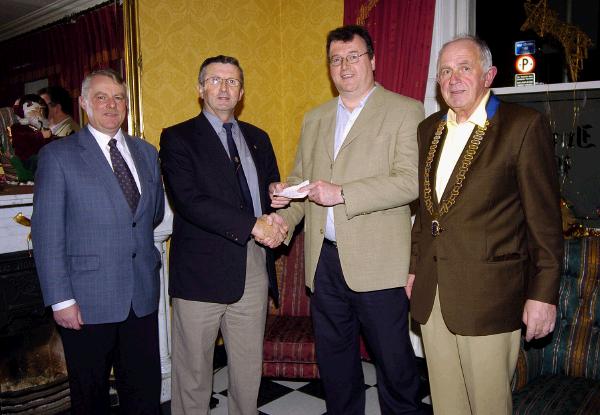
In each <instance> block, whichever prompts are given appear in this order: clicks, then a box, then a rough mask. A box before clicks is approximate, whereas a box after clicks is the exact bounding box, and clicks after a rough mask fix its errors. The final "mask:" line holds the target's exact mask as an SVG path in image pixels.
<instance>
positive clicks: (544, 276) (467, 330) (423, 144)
mask: <svg viewBox="0 0 600 415" xmlns="http://www.w3.org/2000/svg"><path fill="white" fill-rule="evenodd" d="M443 115H444V113H442V112H438V113H436V114H433V115H431V116H430V117H428V118H427V119H425V120H424V121H423V122H422V123H421V124H420V125H419V129H418V141H419V188H420V189H419V202H420V203H419V208H418V211H417V217H416V220H415V224H414V227H413V231H412V255H411V272H413V273H414V274H415V275H416V278H415V283H414V287H413V292H412V298H411V314H412V317H413V318H414V319H415V320H416V321H418V322H419V323H421V324H424V323H426V322H427V320H428V318H429V314H430V313H431V309H432V307H433V301H434V298H435V293H436V287H438V288H439V297H440V305H441V310H442V315H443V316H444V321H445V323H446V325H447V326H448V328H449V329H450V331H452V332H453V333H456V334H461V335H470V336H474V335H488V334H495V333H503V332H508V331H513V330H517V329H518V328H519V327H520V324H521V317H522V313H523V305H524V302H525V300H526V299H534V300H539V301H543V302H547V303H553V304H556V301H557V298H558V283H559V275H560V267H561V259H562V253H563V245H562V242H563V239H562V229H561V218H560V208H559V187H558V178H557V171H556V162H555V158H554V150H553V142H552V135H551V133H550V131H549V128H548V122H547V120H546V119H545V118H544V117H543V116H542V115H541V114H539V113H538V112H536V111H534V110H531V109H528V108H524V107H521V106H518V105H515V104H508V103H501V104H500V105H499V107H498V109H497V112H496V114H495V115H494V116H493V117H492V119H490V120H489V121H490V124H489V126H488V129H487V132H486V134H485V136H484V138H483V141H482V143H481V145H480V147H479V149H478V151H477V153H476V155H475V157H474V160H473V163H472V165H471V167H470V169H469V171H468V173H467V175H466V179H465V180H464V182H463V186H462V189H461V190H460V194H459V196H458V197H457V198H456V203H455V205H454V206H452V207H451V208H450V209H449V211H448V213H446V214H445V215H444V216H442V218H441V220H440V225H441V227H442V228H443V229H444V230H443V231H442V233H441V234H440V235H439V236H437V237H433V236H432V233H431V221H432V217H431V215H430V214H429V212H428V211H427V209H426V208H425V205H424V202H423V180H424V176H423V174H424V172H423V170H424V161H425V158H426V155H427V152H428V151H429V145H430V142H431V140H432V139H433V137H434V134H435V131H436V129H437V126H438V124H439V122H440V120H441V119H442V117H443ZM446 132H447V131H444V133H443V134H442V138H443V137H444V136H445V134H446ZM442 144H443V142H440V146H439V147H438V151H437V152H436V157H435V159H434V161H433V164H432V169H431V170H432V171H431V175H430V176H431V188H432V189H433V192H434V195H433V200H434V211H437V207H438V206H437V197H436V196H435V175H436V174H435V171H436V170H435V169H436V166H437V162H438V158H439V154H440V149H441V145H442ZM465 147H467V146H465ZM460 160H462V155H461V158H460V159H459V162H460ZM458 164H459V163H457V165H458ZM456 173H457V169H456V168H455V170H454V172H453V173H452V175H451V176H450V180H449V182H448V185H447V187H446V190H445V192H444V195H443V198H444V199H445V198H447V197H448V195H449V192H450V190H451V188H452V187H453V185H454V182H455V177H456Z"/></svg>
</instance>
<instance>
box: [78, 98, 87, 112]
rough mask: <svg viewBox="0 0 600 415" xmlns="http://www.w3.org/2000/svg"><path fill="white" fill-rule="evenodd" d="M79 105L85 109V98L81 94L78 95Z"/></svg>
mask: <svg viewBox="0 0 600 415" xmlns="http://www.w3.org/2000/svg"><path fill="white" fill-rule="evenodd" d="M79 106H80V107H81V109H82V110H84V111H87V109H86V106H87V105H86V102H85V99H84V98H83V96H81V95H80V96H79Z"/></svg>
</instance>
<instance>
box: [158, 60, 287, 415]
mask: <svg viewBox="0 0 600 415" xmlns="http://www.w3.org/2000/svg"><path fill="white" fill-rule="evenodd" d="M198 83H199V85H198V91H199V93H200V97H201V98H202V100H203V105H202V112H201V113H200V115H198V116H197V117H195V118H192V119H191V120H188V121H185V122H183V123H180V124H177V125H174V126H172V127H169V128H167V129H165V130H164V131H163V133H162V136H161V139H160V159H161V165H162V171H163V175H164V179H165V187H166V189H167V194H168V196H169V198H170V201H171V205H172V207H173V210H174V213H175V217H174V222H173V235H172V239H171V252H170V262H169V276H170V283H169V294H170V295H171V297H172V298H173V345H172V365H173V366H172V377H171V379H172V388H171V389H172V398H171V410H172V411H173V413H176V414H206V413H208V410H209V402H210V396H211V393H212V373H213V351H214V345H215V340H216V339H217V335H218V332H219V329H221V332H222V334H223V338H224V340H225V347H226V350H227V359H228V369H229V388H228V399H229V400H228V410H229V414H230V415H233V414H253V415H256V413H257V397H258V388H259V385H260V378H261V372H262V350H263V334H264V329H265V319H266V312H267V291H268V289H270V290H271V293H272V295H274V297H277V284H276V280H275V268H274V262H273V253H272V252H271V250H270V249H268V248H265V247H264V246H263V245H266V246H267V247H274V246H276V245H278V244H279V243H281V241H282V240H283V238H284V237H285V234H286V232H287V228H285V227H282V226H281V224H280V223H281V222H282V220H281V218H279V217H278V216H277V215H275V216H272V217H267V216H265V215H264V214H265V213H268V212H270V211H271V210H272V209H271V208H270V207H269V194H268V186H269V183H271V182H273V181H279V171H278V168H277V162H276V160H275V154H274V152H273V148H272V146H271V142H270V140H269V136H268V135H267V133H265V132H264V131H263V130H261V129H259V128H257V127H255V126H253V125H251V124H248V123H245V122H242V121H239V120H237V119H236V118H235V117H234V111H235V108H236V106H237V104H238V102H239V101H240V99H241V98H242V96H243V94H244V89H243V86H244V74H243V72H242V69H241V67H240V65H239V62H238V61H237V59H235V58H232V57H229V56H222V55H219V56H215V57H212V58H208V59H206V60H205V61H204V62H203V63H202V65H201V67H200V73H199V77H198Z"/></svg>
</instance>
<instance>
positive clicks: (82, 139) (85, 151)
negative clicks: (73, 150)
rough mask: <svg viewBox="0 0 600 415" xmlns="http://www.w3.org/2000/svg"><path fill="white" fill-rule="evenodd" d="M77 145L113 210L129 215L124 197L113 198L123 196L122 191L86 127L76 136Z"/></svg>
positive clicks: (129, 211)
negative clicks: (103, 189)
mask: <svg viewBox="0 0 600 415" xmlns="http://www.w3.org/2000/svg"><path fill="white" fill-rule="evenodd" d="M78 140H79V145H80V146H81V157H82V159H83V161H84V162H85V163H86V164H87V165H88V166H89V168H90V171H93V172H94V174H95V175H96V176H97V177H98V179H99V180H100V182H101V183H102V184H103V185H104V187H106V191H107V193H108V194H109V195H111V197H109V199H110V200H111V201H112V203H113V204H114V205H115V209H117V210H119V211H123V210H124V211H126V212H128V213H129V214H131V209H130V208H129V205H128V204H127V201H126V200H125V197H114V196H115V195H118V196H123V190H121V186H120V185H119V182H118V181H117V178H116V177H115V174H114V172H113V170H112V168H111V166H110V164H109V163H108V160H106V157H104V153H103V152H102V150H101V149H100V146H98V142H97V141H96V139H95V138H94V136H93V135H92V133H91V132H90V130H89V129H88V128H87V127H84V128H83V129H82V131H81V132H80V133H79V135H78Z"/></svg>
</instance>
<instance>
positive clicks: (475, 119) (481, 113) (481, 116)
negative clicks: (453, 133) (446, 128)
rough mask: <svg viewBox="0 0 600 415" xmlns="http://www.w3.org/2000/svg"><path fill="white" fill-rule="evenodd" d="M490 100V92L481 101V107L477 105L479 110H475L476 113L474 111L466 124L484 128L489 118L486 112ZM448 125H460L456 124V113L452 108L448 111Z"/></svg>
mask: <svg viewBox="0 0 600 415" xmlns="http://www.w3.org/2000/svg"><path fill="white" fill-rule="evenodd" d="M489 99H490V91H488V92H487V93H486V94H485V95H484V96H483V98H482V99H481V101H479V105H477V108H475V111H473V114H471V116H470V117H469V119H468V120H467V121H466V122H470V123H472V124H475V125H478V126H480V127H483V126H484V125H485V121H486V120H487V118H488V114H487V112H486V111H485V106H486V105H487V102H488V100H489ZM448 123H452V124H454V125H458V123H457V122H456V113H455V112H454V111H453V110H452V109H451V108H449V109H448Z"/></svg>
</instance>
